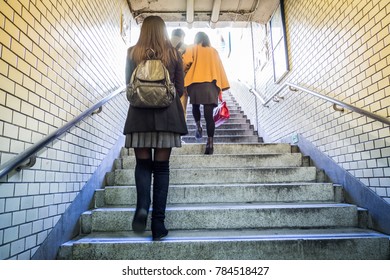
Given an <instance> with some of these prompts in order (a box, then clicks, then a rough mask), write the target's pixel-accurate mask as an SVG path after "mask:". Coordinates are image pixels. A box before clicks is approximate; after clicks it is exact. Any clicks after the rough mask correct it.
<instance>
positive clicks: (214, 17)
mask: <svg viewBox="0 0 390 280" xmlns="http://www.w3.org/2000/svg"><path fill="white" fill-rule="evenodd" d="M220 11H221V0H214V3H213V10H212V11H211V19H210V27H211V28H215V26H216V24H217V22H218V19H219V12H220Z"/></svg>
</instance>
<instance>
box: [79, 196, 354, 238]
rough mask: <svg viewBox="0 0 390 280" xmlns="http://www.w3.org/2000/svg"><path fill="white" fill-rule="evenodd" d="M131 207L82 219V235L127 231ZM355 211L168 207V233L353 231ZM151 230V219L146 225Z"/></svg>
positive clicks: (332, 206)
mask: <svg viewBox="0 0 390 280" xmlns="http://www.w3.org/2000/svg"><path fill="white" fill-rule="evenodd" d="M134 211H135V208H133V207H106V208H105V207H102V208H98V209H95V210H92V211H88V212H86V213H84V214H83V215H82V219H81V223H82V225H81V227H82V229H83V232H84V233H90V232H95V231H129V230H131V221H132V218H133V215H134ZM357 213H358V211H357V207H356V206H355V205H350V204H341V203H329V204H325V203H315V204H314V203H313V204H310V203H300V204H296V203H282V204H264V203H251V204H248V203H221V204H188V205H185V204H179V205H168V207H167V209H166V218H165V224H166V226H167V228H169V229H172V230H173V229H186V230H195V229H250V228H324V227H356V226H357V224H358V215H357ZM147 228H148V229H149V228H150V215H149V219H148V222H147Z"/></svg>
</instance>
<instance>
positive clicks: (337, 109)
mask: <svg viewBox="0 0 390 280" xmlns="http://www.w3.org/2000/svg"><path fill="white" fill-rule="evenodd" d="M333 110H335V111H338V112H344V111H345V110H344V108H340V107H337V104H336V103H334V104H333Z"/></svg>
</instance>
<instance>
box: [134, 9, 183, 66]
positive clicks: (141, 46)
mask: <svg viewBox="0 0 390 280" xmlns="http://www.w3.org/2000/svg"><path fill="white" fill-rule="evenodd" d="M148 48H151V49H153V50H154V51H155V54H156V58H158V59H161V60H162V62H163V63H164V65H165V66H168V65H169V63H170V62H171V61H172V60H177V54H176V51H175V49H174V48H173V46H172V44H171V41H170V39H169V35H168V31H167V28H166V25H165V22H164V21H163V19H162V18H161V17H159V16H148V17H146V18H145V19H144V21H143V23H142V26H141V33H140V35H139V38H138V42H137V44H135V46H134V51H133V60H134V61H135V63H136V64H138V63H140V62H141V61H142V60H144V59H146V58H147V55H148V54H147V49H148Z"/></svg>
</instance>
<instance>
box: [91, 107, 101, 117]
mask: <svg viewBox="0 0 390 280" xmlns="http://www.w3.org/2000/svg"><path fill="white" fill-rule="evenodd" d="M102 111H103V106H100V107H99V109H97V110H96V111H93V112H92V114H91V115H95V114H99V113H101V112H102Z"/></svg>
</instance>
